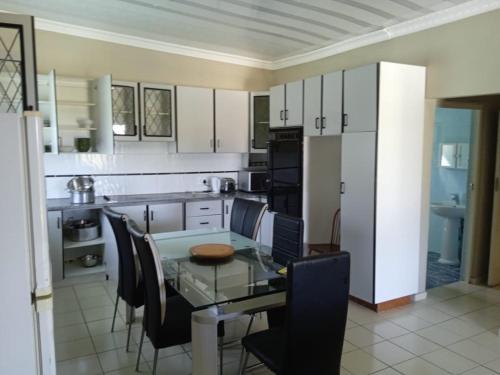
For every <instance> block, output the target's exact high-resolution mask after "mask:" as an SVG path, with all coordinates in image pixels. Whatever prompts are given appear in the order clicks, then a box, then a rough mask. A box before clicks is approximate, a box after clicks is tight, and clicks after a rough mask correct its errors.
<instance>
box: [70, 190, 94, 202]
mask: <svg viewBox="0 0 500 375" xmlns="http://www.w3.org/2000/svg"><path fill="white" fill-rule="evenodd" d="M70 194H71V203H72V204H85V203H94V202H95V192H94V190H89V191H70Z"/></svg>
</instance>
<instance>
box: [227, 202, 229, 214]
mask: <svg viewBox="0 0 500 375" xmlns="http://www.w3.org/2000/svg"><path fill="white" fill-rule="evenodd" d="M228 214H229V205H227V204H226V215H228Z"/></svg>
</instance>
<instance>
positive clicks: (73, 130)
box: [59, 125, 97, 132]
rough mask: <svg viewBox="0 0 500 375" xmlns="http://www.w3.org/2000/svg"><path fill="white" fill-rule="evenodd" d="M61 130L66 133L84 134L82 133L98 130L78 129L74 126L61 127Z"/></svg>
mask: <svg viewBox="0 0 500 375" xmlns="http://www.w3.org/2000/svg"><path fill="white" fill-rule="evenodd" d="M59 130H60V131H64V132H82V131H96V130H97V128H78V127H76V126H72V125H60V126H59Z"/></svg>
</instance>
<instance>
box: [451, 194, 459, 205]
mask: <svg viewBox="0 0 500 375" xmlns="http://www.w3.org/2000/svg"><path fill="white" fill-rule="evenodd" d="M450 200H451V201H452V202H454V203H455V204H456V205H458V204H459V203H460V199H459V198H458V194H450Z"/></svg>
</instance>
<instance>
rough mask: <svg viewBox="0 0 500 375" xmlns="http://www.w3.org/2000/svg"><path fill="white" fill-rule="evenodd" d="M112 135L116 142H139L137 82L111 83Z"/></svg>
mask: <svg viewBox="0 0 500 375" xmlns="http://www.w3.org/2000/svg"><path fill="white" fill-rule="evenodd" d="M111 97H112V107H113V135H114V138H115V139H116V140H118V141H138V140H139V126H138V125H139V95H138V88H137V82H126V81H113V85H112V89H111Z"/></svg>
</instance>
